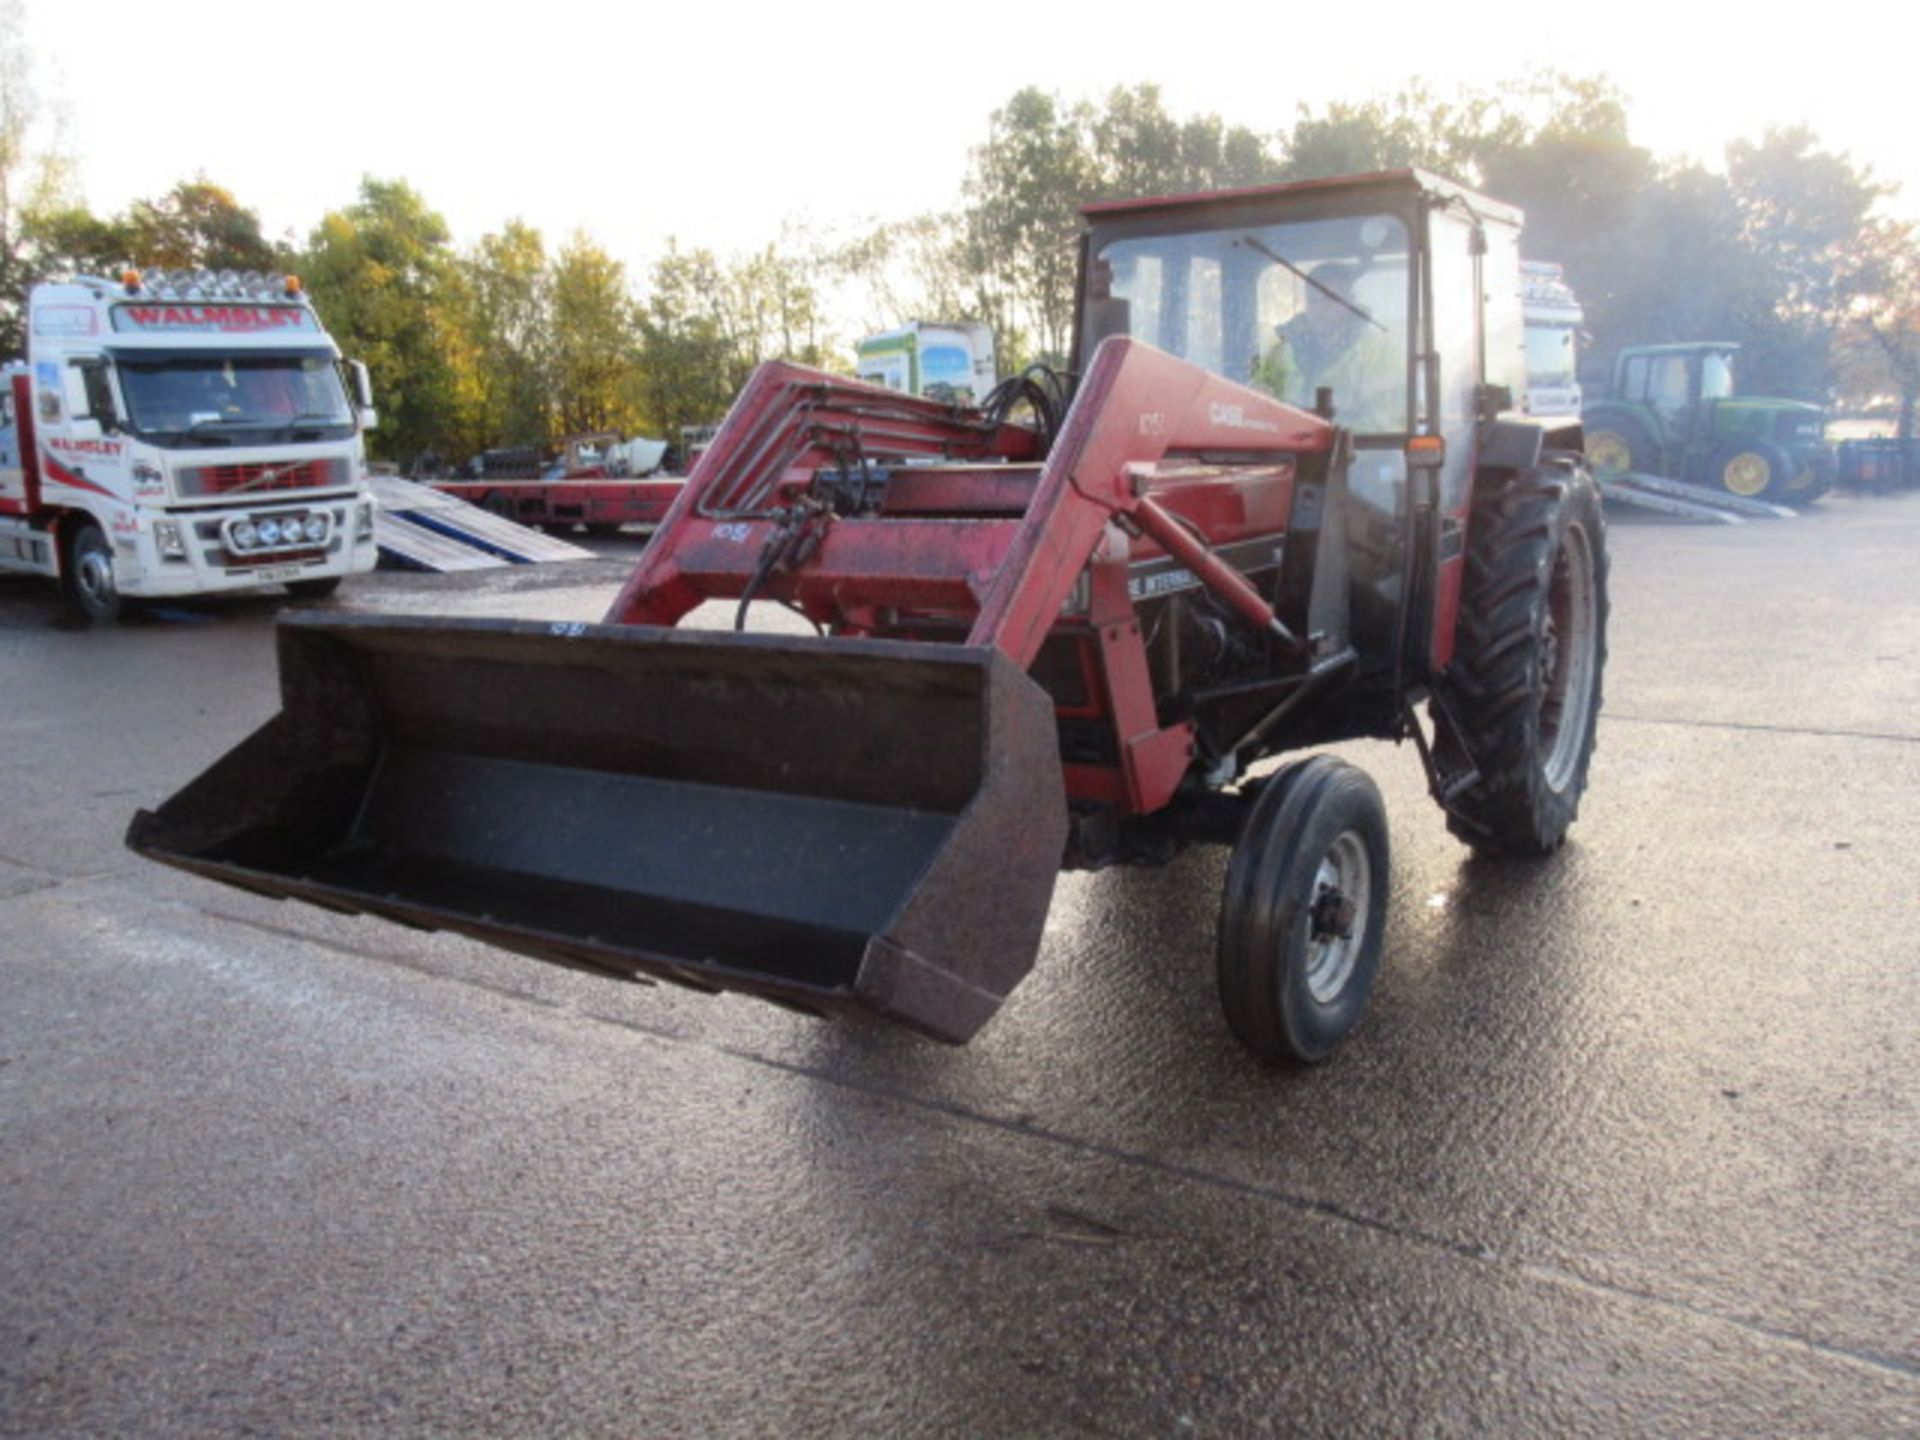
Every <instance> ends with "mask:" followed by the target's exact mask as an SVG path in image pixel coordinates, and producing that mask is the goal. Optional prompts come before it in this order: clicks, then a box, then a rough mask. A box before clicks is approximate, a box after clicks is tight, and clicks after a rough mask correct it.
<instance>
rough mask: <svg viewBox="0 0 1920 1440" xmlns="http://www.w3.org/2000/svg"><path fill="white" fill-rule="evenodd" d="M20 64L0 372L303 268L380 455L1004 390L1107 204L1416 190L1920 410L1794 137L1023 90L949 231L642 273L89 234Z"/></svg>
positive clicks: (1899, 342) (1803, 134) (426, 212)
mask: <svg viewBox="0 0 1920 1440" xmlns="http://www.w3.org/2000/svg"><path fill="white" fill-rule="evenodd" d="M4 29H5V27H4V26H0V32H4ZM17 60H18V55H17V46H15V49H14V51H11V52H10V51H9V50H8V48H7V37H6V35H5V34H4V33H0V353H18V350H19V347H20V342H21V339H22V337H21V334H20V328H21V321H22V314H21V309H22V300H23V296H24V290H25V287H26V283H27V282H28V281H29V280H31V279H32V278H34V277H36V276H40V275H46V274H52V273H57V272H60V271H63V270H75V269H78V270H84V271H92V272H95V273H100V272H105V273H113V272H114V271H116V270H117V268H118V267H119V266H120V265H121V264H123V263H126V262H129V261H137V262H138V263H143V264H147V265H153V266H160V267H165V268H179V267H196V268H207V269H215V270H219V269H242V270H246V269H264V270H286V271H289V272H292V273H297V274H300V275H301V276H302V277H303V278H304V280H305V282H306V285H307V288H308V291H309V293H310V294H311V295H312V296H313V298H314V303H315V304H316V306H317V307H318V308H319V310H320V312H321V315H322V317H323V319H324V320H325V321H326V323H327V326H328V328H329V329H330V330H331V331H332V332H333V334H334V335H335V337H336V338H337V339H338V340H339V342H340V344H341V346H342V348H343V349H344V350H346V351H347V353H349V354H351V355H354V356H356V357H358V358H361V359H363V360H365V361H366V362H367V364H368V366H369V368H370V369H371V371H372V372H373V377H374V381H375V385H376V391H377V395H378V398H379V402H380V406H381V411H382V426H381V428H380V430H379V431H378V432H376V435H375V437H374V438H375V445H376V450H377V452H378V453H380V454H382V455H384V456H387V457H389V458H395V459H401V460H406V459H410V458H412V457H414V456H417V455H420V454H422V453H424V452H434V453H437V454H440V455H442V456H446V457H448V458H450V459H459V458H464V457H465V456H466V455H469V454H473V453H475V452H477V451H479V450H482V449H486V448H490V447H493V446H501V445H545V444H550V443H551V442H553V441H554V440H556V439H558V438H559V437H561V436H563V435H567V434H576V433H584V432H592V431H607V430H611V431H619V432H621V433H623V434H634V433H649V434H655V435H664V436H667V437H669V438H672V437H673V436H675V435H677V433H678V431H679V427H681V426H682V425H687V424H699V423H704V422H710V421H713V420H716V419H718V418H719V417H720V416H721V415H722V414H723V413H724V412H725V409H726V407H727V405H728V403H729V402H730V400H731V398H732V397H733V395H734V394H735V393H736V392H737V391H738V390H739V388H740V387H741V385H742V384H743V383H744V382H745V380H746V377H747V375H748V374H749V373H750V372H751V370H752V369H753V367H754V366H755V365H756V364H758V363H760V362H761V361H763V360H766V359H771V358H776V357H783V358H788V359H793V360H797V361H800V362H802V363H805V364H812V365H824V366H827V367H829V368H844V367H845V366H846V364H847V363H848V362H849V361H850V359H851V350H850V344H851V339H852V338H853V337H852V336H851V335H848V334H844V333H840V330H839V329H838V328H836V317H837V319H838V321H839V322H840V323H841V324H842V325H844V323H845V322H846V321H849V320H850V321H852V322H853V323H854V324H855V325H857V326H858V327H859V328H860V329H861V330H867V329H880V328H885V327H888V326H891V325H896V324H899V323H902V322H904V321H906V320H908V319H911V318H916V317H918V318H925V319H933V318H938V319H963V318H964V319H979V320H985V321H987V322H988V323H989V324H991V325H992V326H993V328H994V331H995V334H996V337H997V340H998V347H999V351H1000V355H1001V358H1002V361H1003V368H1013V367H1017V366H1019V365H1023V364H1025V363H1026V362H1028V361H1031V360H1049V361H1052V362H1054V363H1064V361H1065V358H1066V357H1065V352H1066V349H1067V347H1068V344H1069V340H1070V330H1071V320H1072V311H1073V286H1074V280H1075V266H1076V239H1077V234H1078V226H1079V220H1078V210H1079V207H1080V206H1081V205H1082V204H1084V203H1086V202H1087V201H1089V200H1094V199H1099V198H1106V197H1115V196H1126V195H1143V194H1164V193H1179V192H1187V191H1199V190H1210V189H1217V188H1223V187H1230V186H1236V185H1249V184H1257V183H1264V182H1269V181H1284V180H1299V179H1310V178H1315V177H1319V176H1325V175H1333V174H1345V173H1356V172H1364V171H1370V170H1380V169H1391V168H1397V167H1400V166H1404V165H1421V166H1426V167H1428V168H1431V169H1434V170H1437V171H1439V172H1441V173H1443V174H1447V175H1450V176H1452V177H1454V178H1456V179H1459V180H1462V181H1464V182H1466V183H1468V184H1471V185H1474V186H1477V187H1478V188H1481V189H1483V190H1485V191H1487V192H1488V193H1489V194H1492V195H1495V196H1498V197H1499V198H1501V199H1503V200H1507V201H1510V202H1512V203H1515V204H1518V205H1520V206H1522V207H1523V208H1524V209H1525V210H1526V212H1527V217H1528V224H1527V231H1526V241H1525V250H1526V252H1527V253H1528V254H1529V255H1530V256H1532V257H1535V258H1541V259H1553V260H1558V261H1560V262H1562V263H1563V264H1564V265H1565V267H1566V270H1567V274H1568V277H1569V280H1570V282H1571V283H1572V285H1573V286H1574V288H1575V290H1576V292H1577V293H1578V294H1579V295H1580V297H1581V299H1582V301H1583V303H1584V304H1585V307H1586V311H1587V316H1588V322H1587V328H1588V330H1589V332H1590V335H1591V346H1592V348H1593V349H1594V350H1595V352H1596V353H1604V352H1606V351H1608V350H1611V349H1614V348H1617V347H1618V346H1621V345H1625V344H1632V343H1646V342H1655V341H1663V340H1702V339H1712V340H1733V341H1738V342H1740V343H1741V344H1742V345H1743V346H1744V347H1745V353H1744V356H1743V365H1742V370H1743V386H1744V388H1745V389H1747V390H1748V391H1749V392H1751V393H1766V394H1773V395H1782V396H1794V397H1800V398H1807V399H1812V400H1816V401H1820V402H1823V403H1831V402H1833V401H1835V400H1841V401H1846V402H1850V403H1854V404H1862V403H1866V402H1868V401H1870V400H1878V399H1881V398H1883V397H1888V396H1893V397H1897V398H1898V401H1899V403H1900V410H1901V419H1902V424H1903V426H1905V427H1908V428H1910V427H1911V423H1912V416H1913V409H1914V402H1915V396H1916V394H1917V393H1920V246H1917V245H1916V237H1915V233H1914V229H1913V227H1912V226H1911V225H1908V224H1905V223H1902V222H1896V221H1891V220H1887V219H1885V218H1882V217H1881V216H1879V215H1878V213H1877V209H1876V207H1877V206H1878V203H1879V202H1880V201H1881V200H1882V199H1883V198H1884V197H1885V196H1886V195H1887V194H1888V193H1889V191H1888V188H1887V187H1886V186H1884V185H1882V184H1881V183H1880V182H1878V181H1877V180H1875V179H1874V177H1873V176H1872V174H1871V173H1870V172H1869V171H1868V170H1866V169H1864V168H1862V167H1860V166H1858V165H1856V164H1855V163H1854V162H1853V161H1851V160H1850V159H1849V158H1848V157H1847V156H1845V155H1842V154H1836V153H1834V152H1832V151H1830V150H1828V149H1826V148H1823V147H1822V146H1821V144H1820V143H1819V141H1818V139H1817V137H1816V136H1815V135H1814V134H1812V133H1811V132H1810V131H1808V130H1806V129H1804V128H1795V129H1785V130H1775V131H1769V132H1767V133H1766V134H1765V135H1763V136H1761V137H1759V138H1758V139H1754V140H1743V141H1738V142H1735V143H1734V144H1732V145H1730V146H1729V147H1728V150H1727V153H1726V157H1725V159H1726V165H1725V168H1724V170H1722V171H1714V170H1709V169H1707V168H1705V167H1704V166H1701V165H1699V164H1696V163H1693V162H1688V161H1677V160H1671V159H1665V160H1663V159H1661V158H1659V157H1657V156H1655V155H1654V154H1653V153H1652V152H1651V151H1649V150H1647V149H1646V148H1645V147H1643V146H1640V145H1638V144H1636V143H1635V142H1634V141H1633V139H1632V138H1631V135H1630V134H1629V129H1628V112H1627V106H1626V103H1625V101H1624V99H1623V98H1622V97H1621V95H1620V94H1619V93H1618V91H1617V90H1616V89H1615V88H1614V87H1613V86H1612V85H1611V84H1610V83H1609V82H1608V81H1606V80H1605V79H1602V78H1597V77H1568V76H1561V75H1547V76H1539V77H1532V78H1529V79H1527V80H1525V81H1521V82H1516V83H1513V84H1510V85H1506V86H1502V87H1496V88H1494V89H1490V90H1482V91H1465V92H1461V93H1460V94H1457V95H1454V96H1450V97H1442V96H1439V95H1437V94H1435V93H1434V92H1432V91H1430V90H1428V89H1426V88H1424V87H1420V86H1414V87H1410V88H1409V89H1407V90H1404V91H1402V92H1400V93H1399V94H1397V95H1393V96H1391V97H1386V98H1374V99H1368V100H1364V101H1358V102H1351V103H1337V104H1332V105H1328V106H1325V107H1321V108H1313V107H1302V108H1301V109H1299V110H1298V111H1297V113H1296V115H1295V117H1294V120H1293V122H1292V123H1291V124H1290V125H1289V126H1287V127H1285V128H1283V129H1280V130H1277V131H1270V132H1262V131H1257V130H1254V129H1251V128H1248V127H1246V126H1242V125H1235V124H1229V123H1227V122H1225V121H1223V120H1222V119H1220V118H1219V117H1217V116H1213V115H1199V116H1187V117H1182V116H1178V115H1175V114H1173V113H1171V112H1170V111H1169V110H1168V108H1167V106H1166V104H1165V102H1164V100H1163V98H1162V96H1161V94H1160V92H1159V90H1158V89H1157V88H1156V87H1154V86H1152V85H1135V86H1132V87H1121V88H1116V89H1114V90H1112V91H1110V92H1108V93H1107V94H1106V95H1104V96H1101V97H1098V98H1095V99H1076V100H1069V99H1065V98H1063V97H1061V96H1059V95H1056V94H1051V93H1048V92H1046V91H1042V90H1039V89H1035V88H1028V89H1023V90H1021V91H1019V92H1018V93H1016V94H1014V95H1013V96H1012V97H1011V98H1010V99H1009V100H1008V101H1007V103H1006V104H1005V105H1003V106H1002V107H1000V108H999V109H997V110H995V111H994V112H993V113H992V115H991V116H990V117H989V119H988V122H987V127H986V134H985V136H984V137H983V139H982V143H981V144H980V145H979V146H978V147H977V148H975V149H974V150H973V152H972V155H971V159H970V162H969V165H968V168H967V171H966V174H965V175H964V177H963V178H962V180H961V184H960V189H959V193H958V195H957V197H956V203H955V204H954V205H953V206H952V207H951V208H950V209H948V210H946V211H942V212H939V213H932V214H924V215H919V216H914V217H911V218H909V219H905V220H896V221H889V222H885V223H878V224H874V225H871V226H866V227H861V228H859V229H857V230H856V231H855V232H854V233H851V234H846V235H840V236H836V237H829V238H821V237H818V236H811V235H804V234H800V233H797V232H794V231H791V230H789V231H786V232H783V233H782V234H781V235H780V236H779V237H778V238H776V239H774V240H770V241H768V242H767V243H765V244H763V245H761V246H760V247H758V248H756V249H752V250H747V251H744V252H742V253H740V254H736V255H732V256H726V257H722V256H718V255H716V254H714V253H713V252H712V251H710V250H706V249H690V250H688V249H682V248H680V247H679V246H678V245H670V246H669V248H668V250H667V252H666V253H665V254H664V255H663V256H661V257H660V258H659V259H658V260H656V261H655V262H654V263H653V265H652V266H651V267H650V269H649V270H648V272H647V273H646V274H645V275H644V276H643V277H635V276H632V275H630V274H629V273H628V271H627V269H626V267H625V265H623V263H622V262H621V261H619V260H618V259H615V258H614V257H613V256H611V255H610V254H608V253H607V251H606V250H605V249H603V248H602V247H601V246H600V245H599V244H598V243H596V242H595V241H594V240H593V239H592V237H591V236H589V235H587V234H584V233H575V234H573V235H571V236H569V237H568V238H567V239H565V240H564V241H563V242H562V243H560V244H559V245H558V246H557V247H556V246H554V245H552V244H551V243H550V242H549V241H548V240H547V238H546V237H544V236H543V235H542V233H541V232H540V231H539V230H538V229H537V228H535V227H533V226H531V225H528V224H526V223H524V222H523V221H520V220H511V221H508V222H507V223H506V224H505V225H503V226H502V228H501V229H499V230H498V231H496V232H494V233H491V234H487V235H484V236H482V237H481V238H480V239H479V240H478V241H477V242H475V243H473V244H471V245H467V246H464V247H462V246H456V244H455V243H454V241H453V238H452V236H451V233H450V232H449V229H448V226H447V224H446V222H445V220H444V219H443V218H442V217H441V216H440V215H439V214H438V213H437V212H436V211H435V210H434V209H433V207H432V206H431V204H430V203H429V202H428V200H427V199H426V198H425V196H424V195H422V194H421V193H420V192H419V191H417V190H415V189H414V188H413V187H412V186H411V185H410V184H408V183H407V182H405V181H403V180H399V179H379V178H372V177H369V178H367V179H366V180H364V181H363V183H362V185H361V187H360V191H359V194H358V196H357V197H356V198H355V199H354V200H353V201H352V203H350V204H347V205H344V206H342V207H341V208H339V209H336V210H333V211H330V212H329V213H328V214H326V215H325V216H324V217H323V218H322V219H321V220H320V222H319V223H318V224H317V225H315V226H314V227H313V228H312V230H311V231H310V232H309V233H308V234H307V235H306V236H305V237H304V238H300V239H296V238H294V237H286V238H281V239H273V238H270V237H268V236H266V235H265V234H263V232H262V229H261V224H260V221H259V218H258V216H257V214H256V213H255V212H254V211H253V210H251V209H249V208H248V207H247V206H245V205H244V204H242V203H241V202H240V201H239V200H238V199H237V198H236V197H235V196H234V195H232V194H231V193H230V192H229V191H227V190H225V189H223V188H222V187H220V186H219V185H217V184H215V183H213V182H212V181H211V180H209V179H208V178H206V177H205V176H198V177H195V178H193V179H189V180H183V181H181V182H180V183H179V184H177V185H175V186H174V187H173V189H171V190H170V191H168V192H167V193H166V194H165V195H163V196H160V197H158V198H156V199H151V200H140V201H135V202H134V203H133V204H131V205H129V206H128V207H127V209H126V210H124V211H122V212H120V213H118V214H115V215H107V216H101V215H96V214H94V213H92V212H91V211H89V210H88V209H87V208H86V207H85V206H83V205H79V204H77V203H74V202H73V201H72V200H71V199H69V198H67V196H68V194H69V191H70V187H69V186H67V185H66V184H65V175H64V173H63V168H62V166H61V165H60V164H59V163H58V161H57V157H52V156H48V155H44V154H43V155H40V156H37V157H36V156H35V155H33V154H32V153H30V147H29V146H28V144H27V141H26V136H27V134H28V128H29V124H30V121H31V118H32V116H31V109H30V105H28V104H26V103H25V102H26V101H27V100H29V99H30V96H29V95H28V92H27V91H26V89H25V88H24V87H23V85H22V84H20V83H18V82H19V69H18V65H17V64H16V63H15V62H17ZM10 77H11V78H10ZM636 278H638V280H639V283H638V284H636V283H635V282H636ZM1903 433H1904V432H1903Z"/></svg>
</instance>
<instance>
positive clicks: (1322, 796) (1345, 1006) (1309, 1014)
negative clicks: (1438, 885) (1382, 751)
mask: <svg viewBox="0 0 1920 1440" xmlns="http://www.w3.org/2000/svg"><path fill="white" fill-rule="evenodd" d="M1387 894H1388V882H1387V812H1386V808H1385V806H1383V805H1382V804H1381V801H1380V791H1379V790H1378V789H1377V788H1376V787H1375V786H1374V783H1373V781H1372V780H1371V779H1369V778H1368V776H1367V775H1366V773H1365V772H1364V771H1361V770H1356V769H1355V768H1354V767H1353V766H1351V765H1349V764H1347V763H1346V762H1344V761H1341V760H1335V759H1332V758H1331V757H1329V756H1324V755H1318V756H1315V757H1314V758H1313V759H1311V760H1304V761H1302V762H1300V763H1299V764H1297V765H1291V766H1289V767H1287V768H1286V769H1285V770H1282V771H1281V772H1280V773H1279V774H1277V775H1275V776H1274V777H1273V778H1272V779H1271V780H1269V781H1268V782H1267V784H1266V786H1265V787H1264V788H1263V789H1262V790H1261V791H1260V794H1259V797H1258V798H1257V799H1256V800H1255V801H1254V802H1253V808H1252V809H1251V810H1250V811H1249V812H1248V814H1247V818H1246V821H1245V823H1244V824H1243V825H1242V826H1241V830H1240V838H1239V841H1238V843H1236V844H1235V845H1234V847H1233V858H1232V859H1231V860H1230V861H1228V863H1227V881H1226V887H1225V890H1224V892H1223V893H1222V895H1221V900H1220V933H1219V941H1218V946H1217V965H1218V974H1219V984H1220V1005H1221V1008H1222V1010H1224V1011H1225V1012H1226V1017H1227V1026H1228V1028H1229V1029H1231V1030H1232V1031H1233V1033H1234V1034H1235V1035H1236V1036H1237V1037H1239V1039H1240V1041H1241V1043H1242V1044H1244V1045H1246V1046H1247V1048H1248V1049H1250V1050H1252V1051H1253V1052H1254V1054H1256V1055H1258V1056H1259V1057H1260V1058H1261V1059H1262V1060H1265V1061H1267V1062H1269V1063H1282V1062H1291V1063H1295V1064H1310V1063H1312V1062H1313V1061H1316V1060H1321V1059H1324V1058H1325V1057H1326V1056H1327V1054H1328V1053H1329V1052H1331V1051H1332V1049H1333V1047H1334V1046H1335V1045H1337V1044H1339V1043H1340V1041H1341V1040H1343V1039H1344V1038H1345V1037H1346V1034H1347V1032H1348V1031H1350V1030H1351V1029H1353V1027H1354V1025H1355V1024H1357V1023H1358V1022H1359V1019H1360V1014H1361V1012H1362V1011H1363V1010H1365V1009H1366V1005H1367V996H1368V994H1369V993H1370V992H1371V991H1372V989H1373V977H1374V974H1375V972H1377V971H1378V970H1379V968H1380V945H1381V939H1382V937H1383V935H1384V934H1385V931H1386V915H1387Z"/></svg>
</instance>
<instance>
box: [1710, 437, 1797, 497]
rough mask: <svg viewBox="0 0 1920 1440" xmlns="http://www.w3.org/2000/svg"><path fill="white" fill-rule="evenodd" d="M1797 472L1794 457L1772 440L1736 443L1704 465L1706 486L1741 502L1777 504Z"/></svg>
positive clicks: (1716, 453)
mask: <svg viewBox="0 0 1920 1440" xmlns="http://www.w3.org/2000/svg"><path fill="white" fill-rule="evenodd" d="M1798 469H1799V467H1798V466H1796V465H1795V464H1794V463H1793V457H1792V456H1790V455H1788V454H1787V452H1786V451H1785V450H1783V449H1781V448H1780V447H1779V446H1778V445H1775V444H1774V443H1773V442H1772V441H1771V440H1735V441H1732V442H1730V443H1728V444H1726V445H1723V446H1721V447H1720V449H1718V450H1716V451H1715V452H1714V453H1713V455H1712V457H1711V458H1710V459H1709V460H1708V461H1707V483H1708V485H1709V486H1710V487H1711V488H1712V489H1715V490H1723V491H1725V492H1726V493H1727V494H1729V495H1737V496H1738V497H1739V498H1740V499H1742V500H1776V499H1779V498H1780V497H1781V496H1782V495H1784V494H1785V493H1786V491H1787V489H1788V486H1789V484H1790V483H1791V482H1792V480H1793V477H1794V475H1795V474H1796V473H1797V471H1798Z"/></svg>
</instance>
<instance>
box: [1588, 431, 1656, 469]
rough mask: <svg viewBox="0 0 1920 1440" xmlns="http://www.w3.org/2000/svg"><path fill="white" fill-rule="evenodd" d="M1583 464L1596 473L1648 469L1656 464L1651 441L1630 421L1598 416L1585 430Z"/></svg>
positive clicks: (1653, 467)
mask: <svg viewBox="0 0 1920 1440" xmlns="http://www.w3.org/2000/svg"><path fill="white" fill-rule="evenodd" d="M1586 453H1587V464H1588V465H1589V466H1590V467H1591V468H1592V470H1593V473H1594V474H1596V475H1625V474H1628V473H1630V472H1633V471H1646V472H1651V471H1653V470H1654V469H1655V467H1656V465H1657V464H1658V456H1657V455H1656V453H1655V451H1654V445H1653V441H1652V440H1651V439H1649V438H1648V436H1647V434H1646V432H1645V431H1644V430H1642V429H1641V428H1640V427H1639V426H1638V425H1636V424H1635V423H1634V422H1633V421H1631V420H1627V419H1618V420H1601V421H1599V422H1597V423H1595V424H1594V425H1592V426H1589V427H1588V428H1587V431H1586Z"/></svg>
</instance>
